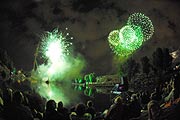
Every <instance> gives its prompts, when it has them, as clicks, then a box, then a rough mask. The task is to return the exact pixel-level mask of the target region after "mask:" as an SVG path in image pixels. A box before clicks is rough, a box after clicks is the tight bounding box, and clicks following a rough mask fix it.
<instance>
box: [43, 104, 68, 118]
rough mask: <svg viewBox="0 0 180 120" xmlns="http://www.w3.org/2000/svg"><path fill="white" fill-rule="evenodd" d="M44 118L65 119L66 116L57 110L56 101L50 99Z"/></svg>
mask: <svg viewBox="0 0 180 120" xmlns="http://www.w3.org/2000/svg"><path fill="white" fill-rule="evenodd" d="M43 119H44V120H65V118H64V116H63V115H62V114H60V113H58V112H57V111H56V102H55V101H54V100H49V101H48V102H47V103H46V111H45V113H44V118H43Z"/></svg>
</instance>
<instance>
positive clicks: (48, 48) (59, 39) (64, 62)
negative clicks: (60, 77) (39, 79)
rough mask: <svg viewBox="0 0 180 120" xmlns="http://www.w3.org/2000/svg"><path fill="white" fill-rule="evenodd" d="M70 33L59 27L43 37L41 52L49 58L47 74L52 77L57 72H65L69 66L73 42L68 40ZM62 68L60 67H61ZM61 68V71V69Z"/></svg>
mask: <svg viewBox="0 0 180 120" xmlns="http://www.w3.org/2000/svg"><path fill="white" fill-rule="evenodd" d="M68 35H69V34H66V35H65V34H63V33H62V32H61V31H58V29H55V30H54V31H53V32H47V33H46V34H45V35H44V36H43V39H42V44H41V50H42V51H41V52H42V54H43V57H44V58H46V59H48V63H49V67H48V70H47V75H48V77H49V78H50V79H52V78H53V77H54V76H55V75H56V74H57V72H59V73H60V71H61V73H63V72H65V71H66V70H67V69H68V68H69V64H68V56H69V55H70V51H69V48H70V47H71V46H72V43H70V42H68V41H67V37H68ZM59 68H60V69H59ZM59 70H60V71H59Z"/></svg>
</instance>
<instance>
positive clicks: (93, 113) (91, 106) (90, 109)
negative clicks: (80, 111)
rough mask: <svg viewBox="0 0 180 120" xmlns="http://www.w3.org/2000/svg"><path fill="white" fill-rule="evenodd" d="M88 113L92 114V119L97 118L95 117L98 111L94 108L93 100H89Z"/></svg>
mask: <svg viewBox="0 0 180 120" xmlns="http://www.w3.org/2000/svg"><path fill="white" fill-rule="evenodd" d="M86 112H87V113H89V114H91V116H92V119H93V118H94V117H95V115H96V110H95V108H94V107H93V102H92V101H91V100H89V101H88V102H87V109H86Z"/></svg>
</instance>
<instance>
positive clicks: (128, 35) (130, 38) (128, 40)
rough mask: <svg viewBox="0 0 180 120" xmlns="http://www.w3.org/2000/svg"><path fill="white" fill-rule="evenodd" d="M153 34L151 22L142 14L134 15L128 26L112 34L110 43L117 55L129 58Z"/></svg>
mask: <svg viewBox="0 0 180 120" xmlns="http://www.w3.org/2000/svg"><path fill="white" fill-rule="evenodd" d="M153 32H154V27H153V25H152V22H151V20H150V19H149V18H148V17H147V16H145V15H144V14H142V13H134V14H132V15H130V17H129V18H128V22H127V25H125V26H124V27H122V28H121V29H119V30H113V31H112V32H110V34H109V36H108V42H109V45H110V48H111V49H112V50H113V52H114V53H115V54H116V55H118V56H121V57H128V56H129V55H131V54H132V53H133V52H134V51H135V50H137V49H138V48H140V47H141V46H142V44H143V42H145V41H147V40H148V39H150V38H151V37H152V35H153Z"/></svg>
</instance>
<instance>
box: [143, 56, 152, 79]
mask: <svg viewBox="0 0 180 120" xmlns="http://www.w3.org/2000/svg"><path fill="white" fill-rule="evenodd" d="M141 65H142V71H143V73H145V74H146V75H147V76H148V74H149V72H150V67H151V64H150V63H149V58H148V57H147V56H145V57H142V58H141Z"/></svg>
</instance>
